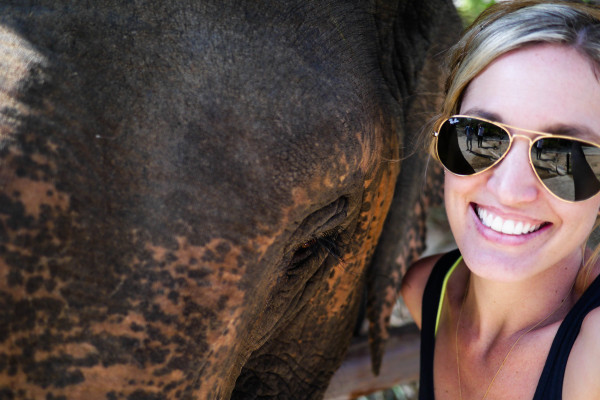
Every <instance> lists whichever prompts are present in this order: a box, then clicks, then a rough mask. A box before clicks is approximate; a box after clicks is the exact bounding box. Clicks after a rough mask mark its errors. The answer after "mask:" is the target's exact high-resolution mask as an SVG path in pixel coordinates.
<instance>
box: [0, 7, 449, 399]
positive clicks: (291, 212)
mask: <svg viewBox="0 0 600 400" xmlns="http://www.w3.org/2000/svg"><path fill="white" fill-rule="evenodd" d="M459 30H460V21H459V19H458V17H457V16H456V12H455V10H454V7H453V5H452V3H451V1H450V0H428V1H424V0H389V1H387V0H361V1H358V0H356V1H331V0H330V1H320V0H286V1H272V0H263V1H246V0H233V1H229V0H204V1H189V0H170V1H157V0H154V1H151V0H127V1H122V0H119V1H117V0H94V1H77V2H74V1H67V0H28V1H1V2H0V65H1V67H0V276H1V278H0V398H2V399H48V400H50V399H54V400H56V399H108V400H113V399H115V400H116V399H127V400H153V399H202V400H204V399H211V400H212V399H229V398H231V399H275V398H278V399H319V398H322V396H323V393H324V391H325V389H326V388H327V385H328V382H329V380H330V378H331V376H332V375H333V373H334V371H335V370H336V369H337V368H338V367H339V366H340V364H341V362H342V360H343V357H344V354H345V353H346V351H347V349H348V346H349V344H350V341H351V339H352V336H353V333H354V332H355V330H356V326H357V324H358V322H359V320H361V319H362V318H363V317H362V316H361V315H363V313H362V312H361V310H363V309H364V307H366V309H367V311H366V315H367V316H368V318H369V321H370V323H369V324H370V332H371V333H370V335H371V347H372V354H373V356H372V358H373V369H374V371H375V372H377V370H378V368H379V365H380V360H381V356H382V353H383V351H384V344H385V339H386V335H387V333H386V332H387V328H386V325H387V322H388V320H389V315H390V313H391V307H392V305H393V303H394V301H395V296H396V292H397V288H398V285H399V283H400V280H401V277H402V273H403V268H405V266H406V265H407V264H408V263H409V262H410V261H411V260H412V259H414V257H415V256H416V255H417V254H418V252H419V251H420V249H422V247H423V229H424V228H423V227H424V225H423V221H424V216H425V213H426V208H427V204H428V201H430V200H429V198H430V197H428V192H427V189H426V188H425V186H424V183H423V177H424V176H425V172H424V171H425V165H426V162H427V157H426V156H425V155H424V152H420V151H418V150H417V147H418V146H417V144H416V137H417V134H418V131H419V127H420V126H421V125H422V124H423V123H424V122H425V121H426V120H427V118H428V117H429V116H431V115H432V113H433V112H435V108H436V107H437V105H438V104H439V98H440V96H439V93H440V92H441V83H440V76H441V72H440V71H441V68H442V67H441V66H440V58H441V55H442V54H441V53H442V51H443V49H444V48H446V47H448V46H450V45H451V43H452V41H453V40H454V38H455V37H456V32H458V31H459ZM432 187H435V184H433V185H432ZM389 210H391V211H390V212H389V214H388V211H389Z"/></svg>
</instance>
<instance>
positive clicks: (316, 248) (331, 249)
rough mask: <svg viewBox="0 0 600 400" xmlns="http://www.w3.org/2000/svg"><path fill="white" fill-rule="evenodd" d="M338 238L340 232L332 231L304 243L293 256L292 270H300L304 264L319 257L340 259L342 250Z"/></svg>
mask: <svg viewBox="0 0 600 400" xmlns="http://www.w3.org/2000/svg"><path fill="white" fill-rule="evenodd" d="M338 237H339V231H338V230H337V229H332V230H330V231H327V232H323V233H321V234H319V235H318V236H315V237H313V238H311V239H309V240H307V241H306V242H304V243H302V244H301V245H300V246H299V247H298V249H296V251H295V252H294V255H293V256H292V261H291V268H298V267H299V266H300V265H301V264H304V262H306V261H309V260H310V259H311V258H313V257H317V256H326V255H331V256H334V257H336V258H339V257H340V248H339V244H338V240H337V239H338Z"/></svg>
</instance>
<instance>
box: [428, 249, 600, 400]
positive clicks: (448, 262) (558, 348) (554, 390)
mask: <svg viewBox="0 0 600 400" xmlns="http://www.w3.org/2000/svg"><path fill="white" fill-rule="evenodd" d="M458 257H460V252H459V251H458V250H454V251H451V252H449V253H446V254H444V255H443V256H442V257H441V258H440V259H439V261H438V262H437V263H436V264H435V266H434V267H433V270H432V271H431V275H430V277H429V280H428V281H427V285H426V286H425V292H424V293H423V308H422V319H421V322H422V325H421V369H420V384H419V400H434V399H435V396H434V390H433V354H434V350H435V325H436V318H437V313H438V307H439V301H440V296H441V292H442V284H443V281H444V278H445V277H446V274H447V273H448V270H449V269H450V268H451V267H452V265H454V263H455V262H456V260H457V259H458ZM597 307H600V276H599V277H597V278H596V279H595V280H594V282H592V284H591V285H590V287H588V289H587V290H586V291H585V292H584V293H583V295H582V296H581V298H580V299H579V300H577V302H576V303H575V305H574V306H573V308H572V309H571V310H570V311H569V313H568V314H567V316H566V317H565V319H564V320H563V322H562V323H561V324H560V327H559V328H558V331H557V333H556V336H555V337H554V341H553V342H552V346H551V347H550V352H549V353H548V357H547V358H546V364H545V365H544V369H543V370H542V375H541V376H540V380H539V382H538V385H537V388H536V390H535V395H534V396H533V400H554V399H556V400H559V399H562V388H563V379H564V376H565V368H566V366H567V360H568V359H569V353H571V349H572V348H573V343H575V339H576V338H577V335H578V334H579V330H580V329H581V323H582V322H583V319H584V318H585V316H586V315H587V314H588V313H589V312H590V311H591V310H593V309H594V308H597Z"/></svg>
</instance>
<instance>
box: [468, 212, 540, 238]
mask: <svg viewBox="0 0 600 400" xmlns="http://www.w3.org/2000/svg"><path fill="white" fill-rule="evenodd" d="M473 208H474V209H475V212H476V214H477V216H478V217H479V220H480V221H481V223H482V224H483V225H485V226H487V227H488V228H490V229H492V230H494V231H496V232H499V233H504V234H506V235H515V236H518V235H527V234H529V233H532V232H535V231H538V230H539V229H540V228H542V227H543V226H544V225H546V223H532V222H528V221H519V220H513V219H508V218H502V217H500V216H499V215H496V214H494V213H493V212H492V211H490V210H486V209H484V208H482V207H479V206H478V205H476V204H473Z"/></svg>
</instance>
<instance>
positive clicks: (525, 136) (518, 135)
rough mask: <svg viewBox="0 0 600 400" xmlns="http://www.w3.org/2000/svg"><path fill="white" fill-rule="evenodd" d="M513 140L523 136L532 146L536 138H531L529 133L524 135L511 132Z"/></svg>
mask: <svg viewBox="0 0 600 400" xmlns="http://www.w3.org/2000/svg"><path fill="white" fill-rule="evenodd" d="M511 135H512V137H513V140H515V139H516V138H521V139H525V140H527V141H528V142H529V145H530V146H531V145H532V144H533V142H534V141H535V139H532V138H530V137H529V136H527V135H522V134H519V133H511Z"/></svg>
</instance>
